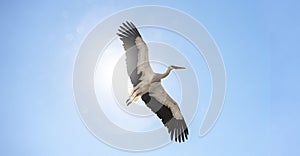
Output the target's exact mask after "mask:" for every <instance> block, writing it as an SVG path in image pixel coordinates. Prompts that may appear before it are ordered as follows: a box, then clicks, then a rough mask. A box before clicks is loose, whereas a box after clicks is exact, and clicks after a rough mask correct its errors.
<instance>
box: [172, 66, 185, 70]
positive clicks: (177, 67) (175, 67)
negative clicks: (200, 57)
mask: <svg viewBox="0 0 300 156" xmlns="http://www.w3.org/2000/svg"><path fill="white" fill-rule="evenodd" d="M172 67H173V69H185V67H180V66H172Z"/></svg>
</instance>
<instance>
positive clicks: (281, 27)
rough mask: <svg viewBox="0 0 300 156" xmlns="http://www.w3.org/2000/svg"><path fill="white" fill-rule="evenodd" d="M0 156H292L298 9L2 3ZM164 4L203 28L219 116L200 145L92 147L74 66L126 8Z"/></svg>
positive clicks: (253, 4)
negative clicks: (217, 87) (218, 65)
mask: <svg viewBox="0 0 300 156" xmlns="http://www.w3.org/2000/svg"><path fill="white" fill-rule="evenodd" d="M0 3H1V5H0V16H1V25H0V27H1V29H0V32H1V37H0V41H1V46H0V49H1V53H0V59H1V61H0V64H1V65H0V69H1V77H0V82H1V86H2V87H1V89H0V95H1V96H0V100H1V109H0V123H1V129H0V140H1V145H0V155H49V156H50V155H51V156H52V155H91V156H93V155H108V154H109V155H166V154H168V155H169V154H172V155H191V154H194V155H196V154H197V155H204V156H220V155H222V156H226V155H228V156H232V155H243V156H247V155H249V156H253V155H257V156H258V155H261V156H265V155H270V156H277V155H278V156H281V155H291V156H292V155H299V154H300V150H299V144H300V135H299V131H300V123H299V119H298V118H299V117H298V116H299V113H298V112H299V111H298V109H300V106H299V101H300V99H299V98H300V96H299V91H298V90H299V89H300V87H299V83H297V80H299V79H300V74H299V66H300V64H299V57H300V54H299V50H300V49H299V47H298V45H299V33H300V21H299V17H300V13H299V10H300V2H297V1H296V0H288V1H284V2H283V1H282V2H281V1H271V0H252V1H236V0H228V1H216V0H212V1H202V0H201V1H188V2H187V1H179V0H164V1H160V0H152V1H150V0H147V1H146V0H111V1H96V0H85V1H84V0H75V1H68V0H62V1H48V2H40V1H1V2H0ZM140 5H162V6H169V7H173V8H176V9H179V10H182V11H184V12H186V13H188V14H190V15H191V16H193V17H194V18H196V19H197V20H198V21H199V22H200V23H202V24H203V25H204V26H205V27H206V28H207V30H208V31H209V33H210V34H211V35H212V37H213V38H214V39H215V41H216V43H217V44H218V46H219V48H220V50H221V54H222V56H223V59H224V63H225V66H226V71H227V94H226V100H225V105H224V107H223V112H222V114H221V116H220V118H219V120H218V121H217V124H216V125H215V127H214V129H213V130H212V131H211V132H210V133H209V134H208V135H206V136H205V137H204V138H199V137H198V136H197V135H198V130H199V126H200V122H201V121H202V120H201V118H200V117H197V118H196V119H195V120H194V121H193V122H192V124H191V125H190V128H191V131H194V132H195V133H194V134H191V137H190V140H189V141H188V142H186V143H184V144H176V143H172V144H170V145H168V146H165V147H164V148H160V149H157V150H154V151H150V152H145V153H132V152H126V151H120V150H117V149H114V148H112V147H110V146H107V145H106V144H103V143H102V142H100V141H99V140H97V139H96V138H95V137H94V136H93V135H92V134H91V133H90V132H89V131H88V130H87V128H86V127H85V126H84V124H83V123H82V121H81V119H80V117H79V114H78V112H77V108H76V106H75V104H74V98H73V89H72V72H73V64H74V61H75V57H76V54H77V52H78V48H79V46H80V43H81V42H82V41H83V40H84V38H85V36H87V34H88V32H90V31H91V29H92V28H93V27H95V26H96V25H97V23H99V22H101V20H103V19H104V18H105V17H108V16H109V15H110V14H112V13H114V12H116V11H118V10H120V9H125V8H128V7H134V6H140Z"/></svg>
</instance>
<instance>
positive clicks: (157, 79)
mask: <svg viewBox="0 0 300 156" xmlns="http://www.w3.org/2000/svg"><path fill="white" fill-rule="evenodd" d="M171 71H172V68H170V67H168V69H167V71H166V72H165V73H163V74H157V76H156V77H154V80H153V81H160V80H161V79H163V78H165V77H167V76H168V75H169V74H170V72H171Z"/></svg>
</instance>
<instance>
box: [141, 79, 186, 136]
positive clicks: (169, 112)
mask: <svg viewBox="0 0 300 156" xmlns="http://www.w3.org/2000/svg"><path fill="white" fill-rule="evenodd" d="M142 100H143V101H144V102H145V103H146V105H147V106H148V107H149V108H150V109H151V111H152V112H154V113H156V115H157V116H158V117H159V118H160V119H161V120H162V122H163V124H164V125H165V126H166V127H167V128H168V132H169V133H170V137H171V140H173V138H175V141H178V142H181V141H182V142H184V141H185V140H187V139H188V134H189V131H188V128H187V125H186V123H185V121H184V118H183V116H182V114H181V112H180V109H179V107H178V105H177V103H176V102H175V101H174V100H173V99H172V98H171V97H170V96H169V95H168V93H167V92H166V91H165V90H164V88H163V87H162V85H161V84H160V82H155V83H153V84H151V86H150V89H149V92H148V93H146V94H144V95H143V96H142Z"/></svg>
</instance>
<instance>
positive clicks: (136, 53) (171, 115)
mask: <svg viewBox="0 0 300 156" xmlns="http://www.w3.org/2000/svg"><path fill="white" fill-rule="evenodd" d="M117 34H118V36H120V39H121V41H123V46H124V49H125V50H126V63H127V73H128V75H129V77H130V80H131V83H132V85H133V91H132V93H131V94H130V96H129V98H128V100H127V101H126V103H127V105H129V104H131V103H132V102H133V101H136V100H137V99H139V97H141V98H142V100H143V101H144V102H145V104H146V106H147V107H149V108H150V109H151V111H153V112H154V113H156V115H157V116H158V117H159V118H160V119H161V120H162V122H163V124H164V125H165V126H166V127H167V128H168V132H169V133H170V135H171V140H173V138H175V141H179V142H181V141H185V140H186V139H188V138H187V135H188V128H187V126H186V123H185V121H184V118H183V116H182V114H181V112H180V109H179V107H178V105H177V103H176V102H175V101H174V100H173V99H172V98H171V97H170V96H169V95H168V93H167V92H166V91H165V90H164V88H163V87H162V85H161V80H162V79H163V78H166V77H167V76H168V75H169V74H170V72H171V71H172V70H173V69H184V67H178V66H169V67H168V68H167V70H166V72H165V73H163V74H159V73H154V72H153V70H152V68H151V66H150V63H149V58H148V47H147V45H146V43H145V42H144V41H143V39H142V37H141V35H140V33H139V32H138V30H137V28H136V27H135V26H134V24H133V23H131V22H126V23H123V26H120V29H119V33H117Z"/></svg>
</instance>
